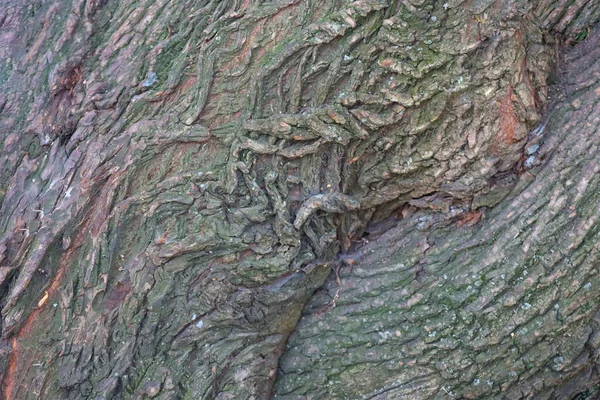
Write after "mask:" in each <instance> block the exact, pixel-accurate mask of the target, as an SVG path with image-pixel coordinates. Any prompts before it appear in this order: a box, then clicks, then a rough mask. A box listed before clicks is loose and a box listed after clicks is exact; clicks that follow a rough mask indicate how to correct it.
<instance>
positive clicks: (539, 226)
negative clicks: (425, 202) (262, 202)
mask: <svg viewBox="0 0 600 400" xmlns="http://www.w3.org/2000/svg"><path fill="white" fill-rule="evenodd" d="M563 62H564V68H565V69H564V71H563V74H562V79H561V85H560V86H558V87H557V88H556V93H555V95H556V100H557V102H558V103H557V105H556V106H555V107H553V108H552V109H551V110H550V111H549V116H548V118H549V119H548V122H544V123H543V124H542V125H540V127H539V128H538V129H536V130H533V131H532V132H531V136H530V139H531V140H532V141H535V142H536V144H535V145H531V144H530V145H529V148H532V147H534V146H535V147H534V148H535V151H531V153H532V154H531V155H530V157H531V162H532V163H533V164H539V165H538V166H536V167H534V168H532V169H530V170H528V171H527V172H525V173H523V174H522V175H521V176H520V177H519V179H518V181H517V183H516V185H515V186H514V188H513V189H512V190H511V192H510V193H509V194H508V195H507V197H506V199H505V200H504V201H502V202H501V203H500V204H498V205H497V206H496V207H494V208H493V209H491V210H488V211H485V212H484V213H482V214H483V215H474V214H473V215H469V216H467V217H463V216H459V217H458V218H456V217H452V213H447V214H442V215H431V214H427V213H424V212H422V211H419V212H416V213H415V214H414V215H412V216H410V217H407V218H404V219H402V220H401V221H398V222H397V223H395V224H394V225H395V226H394V228H392V229H390V230H388V231H386V232H385V233H384V234H383V235H378V237H377V238H376V239H375V240H373V241H372V242H370V243H368V244H366V245H365V246H363V247H362V248H360V249H359V250H358V251H356V252H351V253H345V254H343V255H342V256H341V260H342V262H343V265H344V266H343V267H341V268H340V270H339V272H338V275H337V279H334V278H332V279H329V280H328V281H327V283H326V285H325V286H324V288H323V289H322V290H319V292H318V295H316V296H314V297H313V299H312V300H311V301H310V303H309V305H308V306H307V308H306V309H305V312H304V315H303V317H302V318H301V321H300V323H299V326H298V327H297V329H296V331H295V332H294V334H293V335H292V336H291V338H290V340H289V344H288V351H287V352H286V353H285V354H284V356H283V359H282V360H281V364H280V367H281V376H280V379H279V381H278V383H277V392H278V393H279V394H281V395H282V396H280V398H331V399H333V398H358V397H361V398H369V399H371V398H372V399H397V398H410V399H421V398H422V399H426V398H448V397H456V398H472V399H484V398H494V399H497V398H507V399H517V398H536V399H544V398H557V399H570V398H573V397H574V396H575V395H577V394H578V393H581V392H584V391H585V390H586V389H589V388H590V387H593V386H594V383H596V382H598V381H599V380H600V376H599V374H598V370H597V368H596V366H597V363H598V358H599V355H600V354H599V348H598V346H599V344H600V332H599V323H600V314H599V305H600V303H599V301H598V300H599V299H598V287H599V286H600V275H599V274H598V273H599V271H598V265H599V260H600V251H599V249H600V241H599V239H600V231H599V229H598V228H599V225H598V219H599V218H600V215H599V213H598V204H599V198H598V187H599V184H600V181H599V178H598V177H599V175H598V173H599V172H600V135H599V126H600V101H599V100H600V36H596V37H595V38H594V40H591V41H587V42H586V43H584V44H583V45H581V46H579V47H576V48H575V49H574V50H572V51H570V52H568V53H567V54H566V55H565V56H564V60H563ZM538 145H539V146H540V147H539V149H538V148H537V146H538ZM449 217H450V218H449ZM480 218H481V221H480V222H479V223H476V222H477V221H478V220H479V219H480ZM474 223H475V224H474ZM473 224H474V225H473ZM375 234H376V235H377V233H375ZM334 293H339V294H337V295H336V296H335V297H336V300H335V304H336V307H335V308H329V309H327V311H325V312H323V311H322V310H324V309H325V307H326V305H327V304H328V303H329V302H330V301H331V298H332V297H333V294H334ZM291 394H298V395H306V396H291Z"/></svg>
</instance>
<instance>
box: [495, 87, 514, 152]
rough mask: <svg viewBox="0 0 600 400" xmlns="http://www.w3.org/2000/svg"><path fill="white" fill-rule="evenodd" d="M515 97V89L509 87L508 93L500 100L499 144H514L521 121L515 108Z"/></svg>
mask: <svg viewBox="0 0 600 400" xmlns="http://www.w3.org/2000/svg"><path fill="white" fill-rule="evenodd" d="M513 97H514V94H513V88H512V87H511V86H509V88H508V93H507V94H506V95H505V96H503V97H501V98H500V99H499V100H498V111H500V118H499V124H500V132H498V143H499V144H512V143H513V142H514V137H515V129H516V126H517V123H518V122H519V120H518V119H517V115H516V113H515V109H514V106H513Z"/></svg>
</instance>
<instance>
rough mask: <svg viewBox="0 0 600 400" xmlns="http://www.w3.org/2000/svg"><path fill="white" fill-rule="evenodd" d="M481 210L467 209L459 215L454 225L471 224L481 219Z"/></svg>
mask: <svg viewBox="0 0 600 400" xmlns="http://www.w3.org/2000/svg"><path fill="white" fill-rule="evenodd" d="M482 216H483V212H481V211H469V212H467V213H464V214H463V215H461V216H460V218H459V220H458V222H457V223H456V225H458V226H473V225H475V224H476V223H478V222H479V221H480V220H481V217H482Z"/></svg>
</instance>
